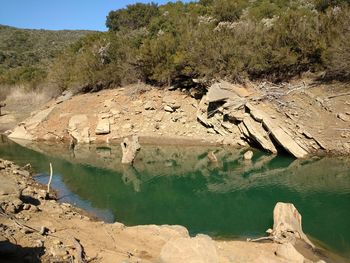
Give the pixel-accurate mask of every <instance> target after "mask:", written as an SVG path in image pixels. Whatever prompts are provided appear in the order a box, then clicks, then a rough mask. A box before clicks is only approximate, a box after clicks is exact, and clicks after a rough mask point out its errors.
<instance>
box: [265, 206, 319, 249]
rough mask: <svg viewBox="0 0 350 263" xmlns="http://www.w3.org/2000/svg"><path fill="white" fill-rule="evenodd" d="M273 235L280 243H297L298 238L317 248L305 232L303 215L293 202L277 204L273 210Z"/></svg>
mask: <svg viewBox="0 0 350 263" xmlns="http://www.w3.org/2000/svg"><path fill="white" fill-rule="evenodd" d="M271 236H272V237H273V238H274V240H275V241H276V242H278V243H291V244H295V243H296V242H297V240H298V239H301V240H302V241H304V242H306V243H307V244H308V245H310V246H311V247H312V248H315V245H314V244H313V243H312V242H311V241H310V239H309V238H308V237H307V236H306V235H305V233H304V232H303V229H302V226H301V215H300V213H299V212H298V210H297V209H296V208H295V206H294V205H293V204H286V203H277V204H276V206H275V208H274V210H273V229H272V232H271Z"/></svg>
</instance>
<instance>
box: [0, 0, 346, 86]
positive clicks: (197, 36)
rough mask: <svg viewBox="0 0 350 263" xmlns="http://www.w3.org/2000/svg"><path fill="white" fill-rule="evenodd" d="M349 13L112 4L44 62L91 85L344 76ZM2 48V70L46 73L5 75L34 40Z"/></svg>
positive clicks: (333, 2)
mask: <svg viewBox="0 0 350 263" xmlns="http://www.w3.org/2000/svg"><path fill="white" fill-rule="evenodd" d="M349 14H350V8H349V3H348V0H307V1H296V0H256V1H243V0H238V1H232V0H200V1H198V2H190V3H183V2H180V1H177V2H172V3H168V4H165V5H160V6H158V5H156V4H154V3H150V4H141V3H137V4H134V5H129V6H127V7H126V8H124V9H120V10H116V11H111V12H110V13H109V15H108V17H107V22H106V25H107V27H108V28H109V31H108V32H99V33H93V34H89V35H86V36H84V37H83V38H82V39H80V40H79V41H77V42H76V43H74V44H72V45H71V46H70V47H69V48H67V49H65V50H64V51H63V52H61V54H60V55H59V56H58V58H56V59H55V61H54V63H53V64H48V65H50V68H49V70H48V71H49V73H48V76H47V78H46V81H48V82H49V83H50V84H51V85H53V86H54V87H56V88H57V89H59V90H64V89H68V88H73V89H79V90H83V91H90V90H99V89H101V88H107V87H112V86H119V85H124V84H127V83H132V82H137V81H144V82H147V83H152V84H156V85H160V86H163V85H174V84H177V85H191V80H192V79H193V78H204V79H208V80H210V79H213V78H225V79H229V80H232V81H238V82H244V81H246V80H247V79H268V80H270V81H275V82H278V81H287V80H288V79H289V78H292V77H295V76H298V75H300V74H301V73H303V72H306V71H311V72H319V71H326V72H327V74H326V76H328V77H331V78H334V79H339V80H345V79H349V78H350V77H349V75H350V74H349V72H350V70H349V69H350V62H349V61H350V58H349V56H350V55H349V51H350V50H349V44H348V43H349V37H350V33H349V28H350V24H349V23H350V22H349V21H350V15H349ZM26 39H27V40H28V36H27V35H26V34H18V35H17V36H16V38H15V40H14V41H15V42H16V43H19V45H18V48H20V47H22V46H23V45H35V43H31V42H30V41H27V40H26ZM3 50H4V49H0V63H2V64H0V76H8V77H6V78H7V79H11V81H12V79H13V80H14V82H16V81H21V79H26V78H27V76H32V77H33V78H37V79H40V78H44V74H41V73H42V72H41V73H40V70H39V69H44V71H45V70H47V67H36V69H38V70H37V71H35V70H34V68H31V70H34V71H33V72H32V73H33V74H31V73H30V72H28V73H26V74H24V73H23V72H22V73H23V74H22V73H21V76H22V75H23V76H22V77H14V76H11V77H9V76H10V75H11V74H10V73H8V72H7V69H6V67H10V66H9V65H16V67H20V68H25V67H28V66H32V65H26V64H23V63H22V62H21V61H27V60H31V59H30V58H31V57H32V56H33V59H34V58H36V57H37V55H35V54H36V53H35V49H34V51H33V49H32V48H31V49H30V50H31V52H34V54H31V52H28V53H26V52H14V53H11V52H7V51H6V52H4V51H3ZM21 56H26V58H25V59H23V58H22V57H21ZM20 57H21V59H19V58H20ZM39 59H40V61H42V59H41V58H39ZM4 61H5V62H4ZM19 61H20V62H21V63H18V62H19ZM16 63H17V64H16ZM4 65H5V67H4ZM9 72H10V71H9ZM35 76H37V77H35ZM188 83H190V84H188ZM192 84H193V83H192Z"/></svg>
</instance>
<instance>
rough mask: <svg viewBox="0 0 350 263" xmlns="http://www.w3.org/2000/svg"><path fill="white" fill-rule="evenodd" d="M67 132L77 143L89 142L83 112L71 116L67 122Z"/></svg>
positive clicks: (86, 122) (85, 117)
mask: <svg viewBox="0 0 350 263" xmlns="http://www.w3.org/2000/svg"><path fill="white" fill-rule="evenodd" d="M68 132H69V134H70V135H72V136H73V138H75V139H76V140H77V142H78V143H90V132H89V123H88V117H87V116H86V115H85V114H78V115H74V116H72V117H71V118H70V120H69V123H68Z"/></svg>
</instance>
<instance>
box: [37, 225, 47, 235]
mask: <svg viewBox="0 0 350 263" xmlns="http://www.w3.org/2000/svg"><path fill="white" fill-rule="evenodd" d="M48 231H49V229H48V228H47V227H45V226H42V227H41V228H40V231H39V233H40V235H46V233H47V232H48Z"/></svg>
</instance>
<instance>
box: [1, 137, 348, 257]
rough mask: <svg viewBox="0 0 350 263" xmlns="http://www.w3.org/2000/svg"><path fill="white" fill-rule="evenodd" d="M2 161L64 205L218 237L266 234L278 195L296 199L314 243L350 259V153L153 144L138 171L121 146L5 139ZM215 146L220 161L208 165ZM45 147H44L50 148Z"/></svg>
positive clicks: (282, 198) (280, 198) (108, 217)
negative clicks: (248, 156) (70, 146)
mask: <svg viewBox="0 0 350 263" xmlns="http://www.w3.org/2000/svg"><path fill="white" fill-rule="evenodd" d="M1 139H2V140H0V158H5V159H9V160H13V161H16V162H17V163H19V164H23V165H24V164H26V163H28V162H30V163H31V164H32V166H33V168H34V169H35V170H36V171H38V172H40V173H42V174H41V175H39V176H38V177H37V178H38V180H39V181H41V182H43V183H46V182H47V174H46V173H47V172H46V171H47V170H48V163H49V162H52V164H53V167H54V181H53V186H54V187H55V188H56V189H57V190H59V192H60V197H61V200H62V201H65V202H71V203H74V204H76V205H78V206H81V207H82V208H85V209H87V210H89V211H90V212H92V213H94V214H95V215H97V216H99V217H100V218H103V219H104V220H106V221H115V220H117V221H119V222H122V223H124V224H126V225H139V224H180V225H183V226H186V227H187V228H188V229H189V231H190V233H191V234H196V233H199V232H200V233H206V234H209V235H211V236H213V237H217V238H244V237H259V236H263V235H265V230H266V229H268V228H270V227H272V211H273V207H274V205H275V204H276V202H278V201H282V202H292V203H293V204H294V205H295V206H296V207H297V209H298V210H299V211H300V213H301V214H302V217H303V228H304V232H305V233H306V234H308V235H309V236H310V237H311V238H312V239H314V240H317V241H318V242H321V244H322V245H323V246H324V247H326V248H328V249H331V250H333V251H336V252H337V253H338V254H341V255H342V256H344V257H348V258H350V159H349V158H345V157H343V158H329V157H328V158H313V159H310V160H304V161H300V160H294V159H292V158H289V157H287V156H278V157H276V156H268V155H264V154H263V153H261V152H255V154H254V159H253V160H252V162H247V161H243V159H242V152H240V151H239V150H237V149H232V148H226V149H225V148H210V149H209V148H203V147H165V146H162V147H157V146H143V148H142V149H141V152H140V153H139V155H138V156H137V160H136V161H135V165H134V168H131V167H129V168H128V167H125V166H122V165H120V158H121V156H120V148H119V147H117V146H116V147H96V146H89V147H88V146H87V147H82V148H80V149H77V150H76V151H75V153H72V152H70V151H68V150H67V147H66V146H63V145H47V144H42V143H41V144H33V145H28V146H27V147H29V148H32V149H34V150H31V149H28V148H24V147H22V146H20V145H18V144H15V143H13V142H11V141H8V140H7V139H6V138H4V137H2V138H1ZM209 150H214V151H215V152H216V155H217V157H218V159H219V160H220V162H219V164H218V165H212V164H210V163H208V161H207V157H206V155H207V152H208V151H209ZM40 152H41V153H40Z"/></svg>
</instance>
